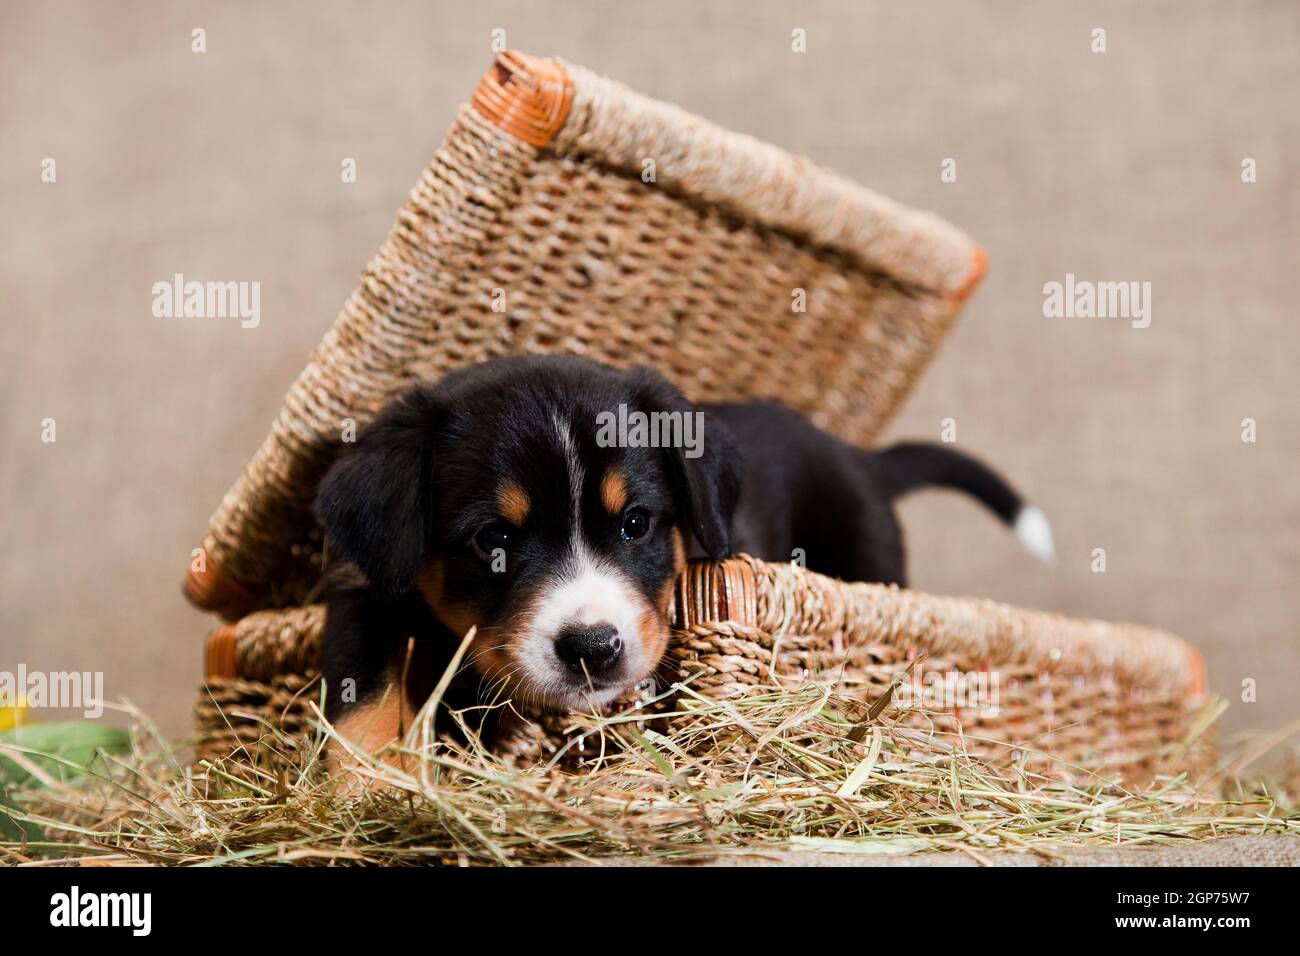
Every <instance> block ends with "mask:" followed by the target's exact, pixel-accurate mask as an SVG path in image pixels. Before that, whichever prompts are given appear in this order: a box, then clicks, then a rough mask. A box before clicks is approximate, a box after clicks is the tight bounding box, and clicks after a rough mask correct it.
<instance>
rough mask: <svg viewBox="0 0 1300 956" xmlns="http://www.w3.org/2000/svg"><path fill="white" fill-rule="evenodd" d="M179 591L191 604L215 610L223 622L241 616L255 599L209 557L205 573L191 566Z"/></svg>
mask: <svg viewBox="0 0 1300 956" xmlns="http://www.w3.org/2000/svg"><path fill="white" fill-rule="evenodd" d="M181 590H182V591H183V592H184V594H185V596H186V597H187V598H189V600H190V603H191V604H194V605H195V606H196V607H201V608H203V610H205V611H215V612H216V613H218V614H220V615H221V616H222V617H224V618H225V619H226V620H227V621H233V620H236V619H237V618H241V617H243V616H244V615H245V614H247V613H248V612H249V611H251V610H252V609H253V608H254V607H255V606H256V605H257V596H256V595H254V594H252V593H251V592H249V591H247V590H245V589H244V588H243V587H242V586H241V585H240V584H239V583H238V582H237V581H235V580H234V579H233V578H231V577H230V575H228V574H226V573H225V572H224V571H222V570H221V568H220V567H219V566H218V565H217V564H216V563H214V562H213V560H212V557H211V556H209V557H208V558H207V570H206V571H195V570H194V568H193V567H191V568H190V569H189V570H188V571H186V572H185V581H184V583H183V584H182V585H181Z"/></svg>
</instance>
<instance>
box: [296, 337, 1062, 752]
mask: <svg viewBox="0 0 1300 956" xmlns="http://www.w3.org/2000/svg"><path fill="white" fill-rule="evenodd" d="M932 485H939V486H947V487H951V488H956V489H960V490H962V491H965V492H967V493H968V494H970V495H973V496H974V497H976V498H977V499H979V500H980V501H981V502H983V503H984V504H985V505H986V506H987V507H989V508H990V509H992V510H993V511H994V512H995V513H996V514H997V515H998V516H999V517H1000V518H1001V519H1003V520H1004V521H1005V522H1007V523H1009V524H1013V525H1014V526H1015V527H1016V529H1017V531H1018V532H1019V533H1020V535H1021V537H1022V539H1023V540H1024V541H1025V542H1026V543H1027V545H1028V546H1029V547H1030V549H1031V550H1033V551H1035V552H1036V553H1038V554H1039V556H1041V557H1044V558H1048V557H1050V554H1051V532H1050V529H1049V527H1048V525H1047V523H1046V519H1045V518H1043V516H1042V514H1041V512H1039V511H1038V510H1037V509H1034V508H1031V507H1025V506H1023V505H1022V503H1021V500H1020V498H1019V496H1018V495H1017V494H1016V493H1015V492H1014V491H1013V490H1012V489H1011V488H1010V487H1009V486H1008V485H1007V484H1006V483H1005V482H1004V481H1003V480H1002V479H1001V478H999V477H998V476H997V475H996V474H994V473H993V472H992V471H990V470H989V469H988V468H986V467H984V466H983V465H981V464H980V463H978V462H976V461H974V460H973V459H971V458H968V457H966V456H964V455H961V454H959V453H957V452H955V451H952V450H950V449H947V448H943V447H941V446H936V445H923V444H901V445H895V446H893V447H892V448H889V449H886V450H884V451H864V450H862V449H860V448H856V447H854V446H852V445H850V444H848V443H846V442H843V441H841V440H839V439H837V438H834V437H832V436H831V435H829V434H827V433H825V432H823V431H821V430H819V429H817V428H816V427H814V426H813V425H812V424H810V423H809V422H808V421H807V420H806V419H804V418H802V417H801V416H799V415H798V414H796V413H795V412H793V411H791V410H789V409H788V408H785V407H784V406H782V405H780V404H778V403H776V402H768V401H762V402H747V403H742V404H714V405H700V406H694V405H692V404H691V403H690V402H688V401H687V400H686V399H685V397H683V395H682V394H681V393H680V392H679V391H678V390H677V389H676V388H674V387H673V386H672V385H671V384H669V383H668V382H667V381H666V380H665V379H664V378H663V377H661V376H660V375H658V374H656V373H655V372H652V371H649V370H647V369H644V368H638V369H634V370H632V371H629V372H620V371H616V370H614V369H612V368H609V367H607V366H604V365H601V364H598V363H596V362H592V361H588V360H585V359H580V358H576V357H559V356H551V357H515V358H503V359H497V360H494V361H491V362H487V363H484V364H481V365H476V366H473V367H470V368H466V369H462V370H460V371H457V372H455V373H453V374H451V375H448V376H446V377H445V378H444V379H443V380H442V381H441V382H439V383H438V384H437V385H433V386H424V385H421V386H417V387H414V388H411V389H409V390H408V391H406V392H405V393H403V394H401V395H399V396H398V397H397V398H395V399H394V400H393V401H392V402H391V403H389V404H388V405H387V406H386V407H385V408H384V409H383V410H382V411H381V413H380V414H379V416H378V417H377V418H376V419H375V420H374V422H373V423H372V424H371V425H369V426H368V427H367V428H365V429H363V430H362V432H361V434H360V436H359V438H358V440H357V441H356V443H355V444H354V445H352V446H350V447H349V448H348V449H346V450H345V451H344V453H343V454H342V455H341V456H340V457H339V459H338V460H337V462H336V463H335V464H334V466H333V467H332V468H331V470H330V471H329V473H328V474H327V475H326V477H325V479H324V481H323V482H322V484H321V487H320V491H319V494H318V497H317V502H316V513H317V516H318V518H319V520H320V523H321V525H322V526H323V527H324V529H325V530H326V532H327V535H328V541H329V548H330V555H331V562H332V563H333V562H334V561H336V560H337V559H338V558H340V557H341V558H342V559H344V561H345V562H346V564H344V565H343V566H342V567H339V568H336V569H335V570H332V571H331V572H330V575H329V580H330V587H329V593H328V596H327V602H328V611H327V618H326V626H325V633H324V639H323V644H324V647H323V673H324V678H325V682H326V690H327V700H326V713H327V716H328V717H329V718H330V719H331V720H332V721H334V722H335V723H336V726H337V727H338V729H339V731H340V732H341V733H342V734H343V736H345V737H347V738H348V739H350V740H352V741H354V742H355V743H357V744H358V745H359V746H361V747H363V748H365V749H368V750H372V751H373V750H376V749H378V748H379V747H381V746H382V745H383V744H385V743H387V742H388V741H390V740H392V739H394V738H395V737H398V736H399V735H400V734H401V733H402V732H403V731H404V730H405V728H406V727H407V726H409V723H410V721H411V719H412V717H413V715H414V713H415V712H416V711H417V710H418V709H419V707H420V706H421V704H422V703H423V702H424V701H425V700H426V699H427V698H428V696H429V694H430V693H431V691H432V689H433V687H434V684H435V683H436V681H437V680H438V678H439V677H440V676H441V675H442V673H443V671H444V668H445V667H446V665H447V663H448V662H449V660H450V658H451V655H452V653H453V652H454V650H455V649H456V648H457V647H458V646H459V644H460V643H461V640H462V638H463V637H464V635H465V634H466V633H468V631H469V630H470V628H471V627H473V628H476V636H475V638H474V640H473V643H472V645H471V647H470V650H469V653H468V663H469V666H468V667H463V668H461V670H460V673H459V674H458V675H457V677H456V679H455V680H453V682H452V684H451V686H450V687H449V688H447V691H446V694H445V697H446V699H447V701H448V705H449V706H451V707H453V708H456V709H461V708H468V709H469V710H470V711H473V710H474V708H475V706H476V705H481V709H480V710H479V711H477V712H478V713H480V714H481V715H482V717H483V721H482V723H481V726H480V728H479V729H480V731H481V732H483V733H486V734H488V735H489V736H491V735H492V734H494V733H498V732H500V730H501V728H500V726H498V725H495V724H494V723H493V721H494V720H495V719H497V718H498V717H499V715H500V714H501V713H503V712H505V708H500V707H491V706H489V705H491V704H492V703H494V702H496V701H504V700H507V699H508V700H509V701H510V702H511V706H512V708H514V709H515V710H516V711H517V712H521V713H538V712H545V711H552V712H554V711H560V712H563V711H568V710H573V709H579V708H584V709H587V708H593V707H596V708H599V707H602V706H605V705H607V704H609V703H610V702H612V701H613V700H614V699H615V698H617V697H619V696H620V695H622V694H623V693H625V692H626V691H628V690H629V689H632V688H634V687H636V686H638V685H640V684H642V683H643V682H648V681H653V680H654V679H655V677H656V670H657V668H658V667H659V665H660V663H661V661H662V660H663V657H664V651H665V649H666V647H667V645H668V640H669V631H668V607H669V601H670V599H671V595H672V593H673V586H674V581H675V579H676V577H677V575H678V574H679V573H680V572H681V571H682V569H683V567H684V566H685V563H686V561H687V560H688V559H690V558H699V557H707V558H715V559H717V558H723V557H726V556H727V555H730V554H733V553H737V552H746V553H749V554H751V555H754V556H755V557H758V558H761V559H764V560H769V561H788V560H790V559H791V556H792V552H793V551H794V550H795V549H796V548H798V549H802V551H803V553H804V554H805V555H806V559H805V560H806V565H807V566H808V567H809V568H810V569H812V570H814V571H819V572H822V573H824V574H829V575H833V576H835V577H839V578H843V579H846V580H857V581H879V582H886V583H888V582H893V583H897V584H900V585H901V584H904V583H905V577H904V550H903V537H902V531H901V529H900V527H899V523H898V519H897V518H896V516H895V514H894V510H893V502H894V500H895V499H896V498H898V497H899V496H900V495H902V494H904V493H906V492H908V491H911V490H913V489H916V488H921V487H925V486H932Z"/></svg>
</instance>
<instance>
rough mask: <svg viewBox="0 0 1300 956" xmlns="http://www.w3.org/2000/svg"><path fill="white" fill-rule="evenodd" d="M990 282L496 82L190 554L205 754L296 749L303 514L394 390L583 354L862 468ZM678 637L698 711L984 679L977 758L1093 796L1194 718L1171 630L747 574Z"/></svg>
mask: <svg viewBox="0 0 1300 956" xmlns="http://www.w3.org/2000/svg"><path fill="white" fill-rule="evenodd" d="M983 269H984V258H983V254H982V253H981V251H980V250H979V248H978V247H977V246H976V245H974V244H973V243H972V242H971V241H970V240H969V239H968V238H967V237H966V236H965V235H964V234H962V233H961V232H960V231H958V230H957V229H955V228H953V227H952V226H950V225H948V224H947V223H945V222H943V221H942V220H940V219H938V218H936V217H934V216H932V215H929V214H926V213H919V212H915V211H912V210H909V209H905V208H902V207H900V206H898V205H897V204H895V203H892V202H890V201H889V200H887V199H884V198H882V197H880V196H877V195H875V194H873V193H871V192H868V191H867V190H864V189H862V188H860V187H858V186H856V185H854V184H852V183H850V182H848V181H846V180H844V179H842V178H840V177H838V176H835V175H833V174H831V173H828V172H826V171H824V170H822V169H819V168H817V167H815V166H813V165H812V164H810V163H808V162H807V161H805V160H802V159H799V158H796V157H793V156H791V155H789V154H787V153H785V152H783V151H781V150H779V149H776V148H775V147H771V146H768V145H765V144H762V143H759V142H757V141H755V140H752V139H750V138H748V137H744V136H739V135H736V134H733V133H729V132H726V131H725V130H722V129H719V128H717V127H715V126H713V125H711V124H709V123H707V122H705V121H703V120H700V119H698V118H696V117H693V116H690V115H689V114H686V113H684V112H682V111H681V110H678V109H676V108H675V107H671V106H668V105H665V104H662V103H657V102H654V101H652V100H649V99H646V98H644V97H641V96H639V95H637V94H635V93H633V92H631V91H629V90H627V89H626V88H624V87H622V86H621V85H619V84H617V83H614V82H612V81H610V80H606V79H603V78H601V77H598V76H595V75H593V74H591V73H589V72H587V71H586V70H583V69H581V68H580V67H576V66H573V65H570V64H566V63H562V62H560V61H557V60H543V59H536V58H531V57H526V56H523V55H520V54H515V53H506V54H503V55H502V56H500V57H499V58H498V60H497V62H496V63H495V65H494V66H493V68H492V69H491V70H490V71H489V72H488V74H487V75H486V76H485V77H484V78H483V81H482V82H481V84H480V85H479V87H478V89H477V91H476V92H475V94H474V97H473V100H472V102H471V103H470V104H469V105H468V106H465V107H463V108H462V110H461V112H460V116H459V118H458V120H457V121H456V123H455V124H454V125H453V127H452V129H451V131H450V132H449V134H448V136H447V139H446V141H445V143H444V144H443V146H442V147H441V148H440V149H439V150H438V152H437V154H436V155H435V156H434V158H433V160H432V162H431V164H430V165H429V167H428V169H427V170H426V171H425V173H424V175H423V176H422V177H421V179H420V181H419V183H417V184H416V186H415V188H414V189H413V190H412V191H411V193H410V196H409V198H408V200H407V202H406V204H405V206H404V207H403V208H402V210H401V211H400V212H399V214H398V217H397V221H396V223H395V225H394V227H393V229H392V232H391V233H390V235H389V237H388V239H387V240H386V241H385V243H384V245H383V246H382V247H381V249H380V250H379V252H378V253H377V254H376V256H375V258H374V259H373V260H372V261H371V263H370V265H369V266H368V267H367V268H366V269H365V271H364V273H363V275H362V279H361V282H360V284H359V286H358V287H357V289H356V291H355V292H354V293H353V294H352V296H351V297H350V298H349V299H348V301H347V303H346V304H345V305H344V308H343V311H342V313H341V315H340V316H339V318H338V320H337V321H336V322H335V324H334V326H333V327H332V328H331V329H329V331H327V332H326V334H325V336H324V338H323V339H322V341H321V342H320V344H319V345H318V346H317V348H316V350H315V351H314V352H313V354H312V356H311V359H310V361H309V363H308V365H307V367H306V369H304V371H303V372H302V374H301V375H300V376H299V378H298V380H297V381H296V382H295V383H294V385H293V387H292V388H291V390H290V392H289V394H288V396H287V398H286V400H285V404H284V407H283V409H282V410H281V412H280V415H279V417H278V419H277V420H276V422H275V424H274V426H273V428H272V431H271V433H270V435H269V436H268V437H267V439H266V441H265V442H264V443H263V445H262V447H261V448H260V449H259V450H258V451H257V453H256V454H255V455H254V457H253V459H252V461H251V462H250V463H249V464H248V466H247V468H246V469H245V471H244V474H243V475H242V476H241V477H240V478H239V480H238V481H237V482H236V483H235V485H234V486H233V487H232V488H231V490H230V491H229V492H228V493H227V494H226V496H225V498H224V500H223V501H222V503H221V505H220V507H219V508H218V510H217V512H216V513H215V514H214V515H213V517H212V520H211V523H210V525H209V528H208V532H207V535H206V536H205V538H204V540H203V546H202V548H200V549H197V550H196V554H195V558H194V561H193V563H192V564H191V567H190V571H189V574H188V575H187V578H186V583H185V587H186V592H187V594H188V595H189V596H190V598H191V599H192V600H193V601H194V602H195V603H196V604H198V605H199V606H201V607H204V608H208V609H211V610H214V611H217V612H219V613H220V614H222V615H223V616H224V617H226V618H227V619H228V620H231V621H232V622H233V623H230V624H227V625H225V626H223V627H221V628H219V629H218V630H217V631H216V632H215V633H214V634H213V635H212V636H211V637H210V639H209V642H208V647H207V665H206V681H205V684H204V687H203V690H202V693H201V695H200V700H199V704H198V708H197V714H198V719H199V723H200V729H201V731H202V741H201V744H200V752H201V753H203V754H205V755H209V756H214V755H220V754H222V753H226V752H229V751H230V750H231V749H232V748H233V747H235V746H237V745H239V744H243V745H248V744H251V743H253V742H255V740H256V739H257V737H258V735H259V733H260V727H261V724H260V723H259V722H260V721H263V720H269V721H271V722H272V723H273V724H274V725H276V726H278V727H280V728H282V729H286V730H289V731H291V732H293V731H296V730H299V729H305V727H306V720H307V717H306V713H307V711H306V709H305V701H306V700H307V699H309V698H313V697H314V696H315V691H313V689H312V687H313V681H314V679H315V675H316V668H317V666H318V657H319V638H320V633H321V628H322V624H323V617H324V615H323V609H322V608H321V607H320V606H319V605H315V604H312V603H311V601H312V598H313V589H314V588H315V587H316V585H317V583H318V581H319V579H320V576H321V562H322V542H321V538H320V532H319V529H317V528H316V526H315V524H314V521H313V519H312V515H311V507H310V506H311V501H312V498H313V496H314V493H315V488H316V485H317V483H318V482H319V480H320V478H321V476H322V475H323V474H324V472H325V470H326V469H327V468H328V466H329V464H330V462H331V461H332V460H333V457H334V455H335V454H336V453H337V451H338V449H339V448H340V446H341V443H342V434H343V432H344V429H345V428H347V427H349V426H350V424H351V423H353V422H356V423H360V424H364V423H365V422H366V421H368V420H369V419H370V418H371V417H372V416H373V415H374V413H375V412H376V410H377V409H378V408H379V407H380V406H381V405H382V404H383V402H384V401H385V400H386V399H387V398H388V397H389V396H390V395H392V394H393V393H394V392H395V391H398V390H400V389H401V388H402V387H404V386H405V385H407V384H409V383H411V382H413V381H416V380H430V379H436V378H438V377H440V376H441V375H443V374H445V373H446V372H448V371H450V370H452V369H454V368H458V367H460V366H463V365H466V364H469V363H472V362H476V361H481V360H483V359H487V358H490V357H493V356H496V355H502V354H509V353H520V352H572V353H579V354H584V355H588V356H591V357H593V358H598V359H601V360H604V361H607V362H610V363H611V364H614V365H628V364H633V363H645V364H650V365H653V366H655V367H657V368H658V369H659V370H660V371H662V372H663V373H664V374H666V375H667V376H668V377H669V378H670V379H672V380H673V381H674V382H676V383H677V384H678V385H679V386H680V387H681V388H682V389H683V391H684V392H686V394H687V395H688V396H689V397H691V398H693V399H695V400H701V401H702V400H727V399H739V398H748V397H755V396H765V397H777V398H780V399H781V400H782V401H784V402H785V403H787V404H789V405H791V406H793V407H794V408H796V409H797V410H799V411H801V412H803V413H804V414H806V415H808V416H809V417H810V418H811V419H812V420H813V421H814V422H816V423H817V424H818V425H820V426H822V427H824V428H826V429H828V430H830V431H832V432H834V433H836V434H838V435H840V436H841V437H843V438H845V439H847V440H849V441H852V442H855V443H859V444H869V443H870V442H871V441H872V440H873V439H874V438H875V436H876V435H877V434H878V433H879V431H880V429H881V428H882V427H883V426H884V425H885V424H886V422H887V421H888V419H889V418H890V416H891V415H892V414H893V412H894V411H895V410H896V409H897V407H898V405H899V403H900V402H901V401H902V400H903V398H904V397H905V396H906V395H907V393H908V391H909V390H910V388H911V386H912V384H913V382H914V381H915V379H916V378H917V376H918V375H919V374H920V372H921V371H922V370H923V369H924V367H925V366H926V364H927V363H928V362H929V360H930V359H931V357H932V355H933V353H934V350H935V349H936V348H937V346H938V345H939V343H940V342H941V341H942V339H943V337H944V336H945V334H946V333H947V331H948V329H949V328H950V326H951V324H952V322H953V320H954V318H955V316H956V314H957V312H958V310H959V308H960V306H961V304H962V302H963V301H964V300H965V298H966V296H967V295H968V294H969V292H970V291H971V289H972V288H973V286H974V285H975V284H976V282H977V281H978V280H979V278H980V276H981V275H982V273H983ZM674 614H675V617H676V621H675V626H676V629H677V630H676V633H677V640H676V641H675V644H674V647H673V649H672V651H671V653H672V654H673V655H674V660H675V662H676V663H677V665H678V667H679V670H680V672H681V674H682V676H683V677H690V678H691V679H692V680H693V682H694V683H693V686H695V687H696V688H697V689H700V690H701V692H703V693H706V694H709V695H712V696H726V695H730V694H734V693H738V692H740V691H742V690H743V689H744V688H745V687H747V686H751V685H753V684H755V683H759V682H763V681H771V680H782V679H786V680H788V679H791V678H792V677H793V678H797V677H798V676H800V675H801V674H804V673H805V672H827V671H828V670H829V669H831V668H833V669H834V670H835V673H837V674H838V675H840V678H841V679H842V680H843V681H844V682H845V683H846V684H847V685H849V686H850V687H857V688H860V689H861V691H862V693H863V694H864V695H866V696H870V695H872V694H875V693H879V692H880V691H881V690H883V689H884V688H885V687H886V686H888V684H889V682H890V680H891V679H892V678H893V677H894V675H895V674H896V673H897V672H898V671H900V670H901V669H903V668H904V667H906V666H907V663H908V662H909V661H910V660H912V659H913V658H914V657H915V656H916V655H917V654H919V653H925V654H926V655H928V661H927V664H926V666H927V668H928V669H930V670H931V671H934V670H939V671H947V672H952V673H957V674H967V675H974V674H988V675H994V674H996V675H997V677H998V680H997V694H998V700H997V702H996V703H997V706H996V708H979V709H972V710H969V711H963V709H962V708H960V707H955V706H953V707H948V708H947V710H948V711H949V712H950V713H952V714H953V716H954V717H955V718H959V719H960V720H961V723H962V725H963V727H964V728H965V729H966V731H967V732H968V733H972V732H973V733H975V735H976V736H978V737H986V738H994V739H996V740H998V741H1003V742H1005V744H1006V745H1008V746H1010V747H1016V746H1023V747H1024V748H1025V749H1026V750H1033V751H1045V752H1048V753H1051V754H1053V755H1056V756H1059V757H1063V758H1065V759H1067V760H1069V761H1072V762H1074V763H1076V764H1078V765H1079V766H1080V767H1081V768H1083V769H1101V768H1115V769H1119V770H1124V771H1131V770H1135V769H1141V770H1142V771H1144V772H1147V771H1150V770H1152V769H1154V768H1157V767H1159V766H1161V762H1162V761H1165V760H1167V759H1168V758H1169V755H1170V753H1171V752H1172V748H1174V746H1175V745H1176V743H1177V742H1178V741H1179V740H1180V739H1181V738H1182V737H1183V735H1184V734H1185V732H1186V731H1187V729H1188V727H1189V726H1190V723H1191V720H1192V716H1193V714H1194V713H1195V712H1196V711H1197V709H1198V708H1199V706H1200V704H1201V703H1202V700H1203V697H1204V693H1205V681H1204V677H1203V674H1202V672H1201V665H1200V661H1199V658H1198V657H1197V656H1196V654H1195V652H1194V651H1192V650H1191V649H1190V648H1188V647H1187V646H1186V645H1184V644H1183V643H1182V642H1180V641H1178V640H1177V639H1176V638H1174V637H1171V636H1169V635H1166V634H1163V633H1160V632H1155V631H1148V630H1143V629H1140V628H1135V627H1128V626H1125V625H1109V624H1104V623H1100V622H1084V621H1071V620H1068V619H1065V618H1061V617H1058V616H1055V615H1048V614H1041V613H1037V612H1029V611H1020V610H1016V609H1013V608H1009V607H1006V606H1003V605H998V604H994V603H992V602H988V601H979V600H966V599H956V598H940V597H931V596H928V595H923V594H920V593H916V592H910V591H906V590H898V589H896V588H889V587H883V586H879V585H869V584H844V583H841V582H837V581H833V580H831V579H829V578H825V577H823V576H821V575H817V574H813V573H811V572H806V571H803V570H801V569H800V568H797V567H794V566H792V565H791V566H786V565H771V564H763V563H762V562H758V561H754V560H751V559H749V558H745V557H739V558H736V559H733V560H729V561H725V562H721V563H700V564H695V565H692V566H691V567H690V568H689V569H688V571H687V573H686V574H685V575H684V576H683V578H682V580H681V581H680V582H679V588H678V594H677V600H676V602H675V611H674ZM989 746H991V747H992V746H994V745H991V744H990V745H989ZM1002 749H1004V750H1005V749H1007V748H1006V747H1003V748H1002ZM1177 759H1178V760H1183V761H1186V760H1190V759H1191V758H1190V757H1188V756H1187V755H1185V754H1181V753H1180V754H1179V756H1178V757H1177Z"/></svg>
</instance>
